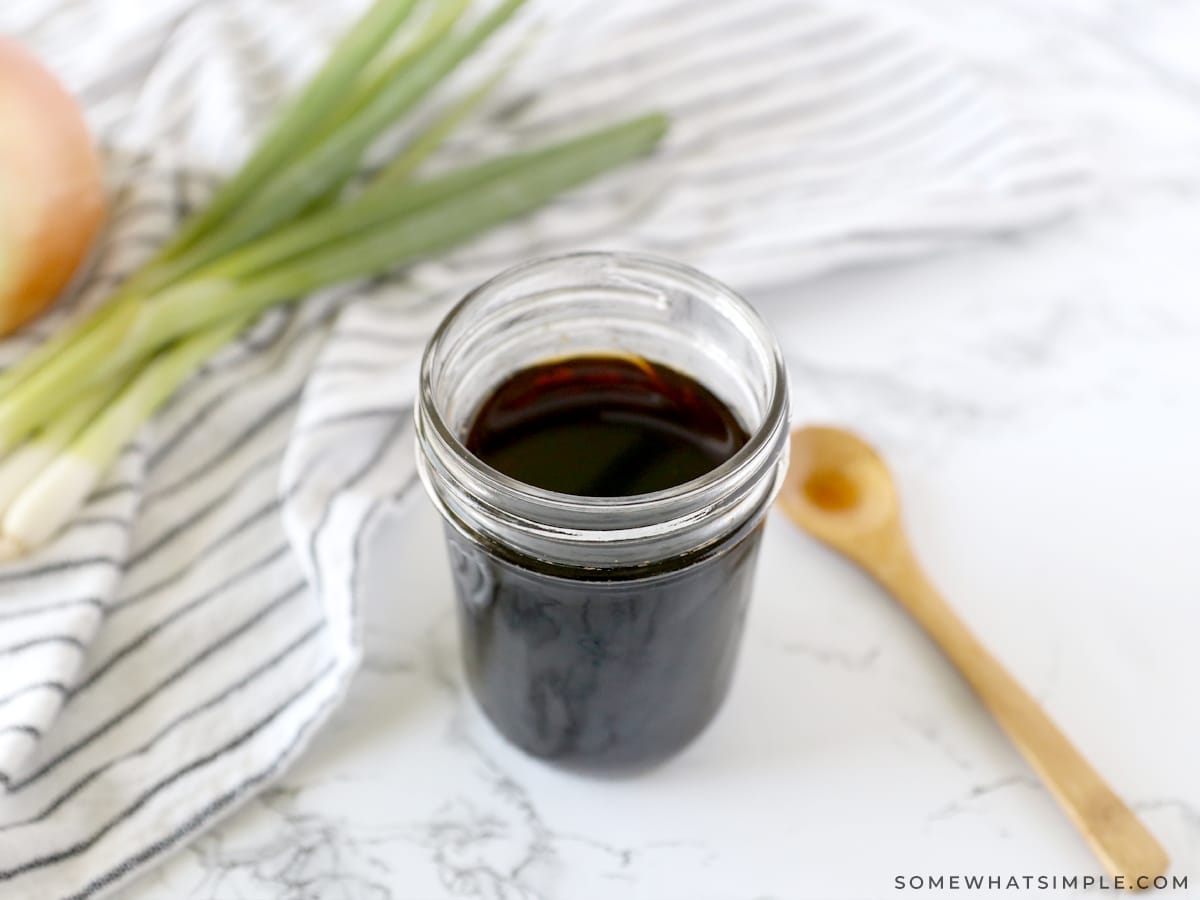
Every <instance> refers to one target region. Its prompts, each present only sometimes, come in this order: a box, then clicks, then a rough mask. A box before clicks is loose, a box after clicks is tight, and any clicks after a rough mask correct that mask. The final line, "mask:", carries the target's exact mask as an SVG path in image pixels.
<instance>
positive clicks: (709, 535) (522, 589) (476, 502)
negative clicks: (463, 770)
mask: <svg viewBox="0 0 1200 900" xmlns="http://www.w3.org/2000/svg"><path fill="white" fill-rule="evenodd" d="M606 353H607V354H611V353H618V354H625V355H634V356H637V357H642V358H645V359H647V360H650V361H653V362H657V363H663V364H666V365H668V366H670V367H672V368H674V369H676V370H678V371H680V372H682V373H684V374H686V375H689V376H691V377H692V378H693V379H695V380H696V381H699V382H700V383H701V384H703V385H704V386H706V387H708V388H709V389H710V390H711V391H712V392H713V393H714V394H716V396H717V397H718V398H719V399H720V400H722V401H723V402H724V403H725V404H726V405H727V406H728V407H729V409H730V410H731V411H732V412H733V413H734V415H735V416H736V417H737V418H738V419H739V421H740V422H741V424H742V425H743V426H744V427H745V429H746V432H747V433H748V434H749V440H748V441H747V443H746V444H745V445H744V446H743V447H742V448H741V449H740V450H739V451H738V452H737V453H736V454H734V455H733V456H732V457H731V458H730V459H728V460H727V461H726V462H725V463H723V464H721V465H720V466H718V467H717V468H715V469H713V470H712V471H710V472H709V473H707V474H706V475H704V476H702V477H699V478H696V479H694V480H692V481H688V482H686V483H684V484H681V485H678V486H676V487H672V488H669V489H667V490H662V491H658V492H655V493H650V494H638V495H634V496H628V497H582V496H574V495H568V494H560V493H555V492H552V491H546V490H542V489H539V488H536V487H532V486H530V485H527V484H523V483H521V482H519V481H516V480H514V479H512V478H509V477H508V476H506V475H504V474H502V473H500V472H498V471H497V470H495V469H493V468H491V467H490V466H488V465H486V464H485V463H483V462H482V461H481V460H479V459H478V458H477V457H476V456H474V455H473V454H472V453H471V452H469V451H468V450H467V448H466V447H465V446H464V444H463V437H464V435H465V433H466V431H467V430H468V429H469V427H470V424H471V422H472V419H473V416H474V415H475V413H476V411H477V410H478V409H479V407H480V405H481V404H482V403H483V402H484V401H485V400H486V399H487V398H488V396H489V395H490V393H491V391H492V390H493V389H494V388H495V387H496V386H497V385H498V384H499V383H500V382H501V381H503V380H504V379H505V378H506V377H508V376H510V375H511V374H513V373H514V372H516V371H518V370H520V369H524V368H526V367H529V366H531V365H535V364H538V363H542V362H545V361H546V360H548V359H552V358H559V357H566V356H582V355H595V354H606ZM416 428H417V444H418V464H419V468H420V473H421V478H422V480H423V481H424V484H425V488H426V490H427V491H428V493H429V495H430V497H431V498H432V499H433V502H434V504H435V505H436V506H437V508H438V510H439V511H440V512H441V515H442V517H443V519H444V521H445V530H446V538H447V542H448V547H449V555H450V560H451V565H452V568H453V576H454V583H455V588H456V592H457V596H458V604H457V605H458V613H459V622H460V626H461V635H462V649H463V660H464V664H465V670H466V674H467V679H468V682H469V684H470V687H471V690H472V692H473V694H474V695H475V697H476V699H477V700H478V702H479V704H480V706H481V707H482V709H483V711H484V713H485V714H486V715H487V717H488V718H489V719H490V720H491V721H492V722H493V723H494V725H495V726H496V728H497V729H499V731H500V732H501V733H502V734H504V735H505V736H506V737H507V738H508V739H509V740H511V741H512V742H513V743H515V744H516V745H517V746H519V747H521V748H522V749H524V750H525V751H527V752H529V753H531V754H533V755H535V756H539V757H544V758H548V759H553V760H556V761H559V762H562V763H566V764H571V765H575V766H582V767H593V768H594V767H603V768H607V767H624V766H640V765H645V764H649V763H653V762H656V761H658V760H660V759H662V758H664V757H666V756H668V755H670V754H671V753H673V752H675V751H677V750H679V749H680V748H682V747H683V746H684V745H686V744H687V743H688V742H689V741H691V739H692V738H694V737H695V736H696V735H697V734H698V733H699V732H700V731H701V730H702V729H703V728H704V727H705V725H707V724H708V722H709V721H710V720H711V719H712V717H713V716H714V715H715V713H716V711H717V709H718V708H719V707H720V705H721V702H722V700H723V699H724V697H725V694H726V692H727V689H728V686H729V682H730V678H731V675H732V672H733V668H734V663H735V660H736V658H737V652H738V646H739V644H740V642H741V632H742V623H743V620H744V618H745V614H746V608H747V602H748V600H749V594H750V588H751V583H752V580H753V573H754V564H755V557H756V553H757V549H758V544H759V538H760V535H761V525H762V521H763V517H764V516H765V515H766V512H767V510H768V508H769V507H770V504H771V502H772V501H773V499H774V497H775V495H776V493H777V491H778V488H779V486H780V483H781V481H782V478H783V474H784V468H785V465H786V460H787V443H788V396H787V377H786V373H785V370H784V365H783V359H782V356H781V354H780V352H779V348H778V346H777V345H776V342H775V340H774V338H773V337H772V335H771V333H770V332H769V331H768V329H767V327H766V325H765V323H764V322H763V321H762V319H761V318H760V317H759V316H758V314H757V313H756V312H755V311H754V310H753V309H752V308H751V307H750V306H749V305H748V304H747V303H746V302H745V301H744V300H743V299H742V298H740V297H739V296H738V295H737V294H735V293H734V292H733V291H731V290H730V289H729V288H727V287H725V286H724V285H722V284H720V283H718V282H717V281H714V280H713V279H711V278H709V277H708V276H706V275H703V274H701V273H700V272H697V271H695V270H694V269H690V268H687V267H685V266H682V265H678V264H676V263H672V262H668V261H666V260H661V259H654V258H649V257H644V256H636V255H629V254H607V253H581V254H574V255H569V256H561V257H556V258H551V259H542V260H537V261H533V262H529V263H525V264H523V265H519V266H517V267H515V268H512V269H510V270H508V271H506V272H504V273H503V274H501V275H498V276H497V277H495V278H493V279H492V280H491V281H489V282H487V283H486V284H484V285H482V286H481V287H479V288H477V289H476V290H474V291H473V292H471V293H470V294H468V295H467V297H466V298H465V299H464V300H462V302H460V303H459V304H458V305H457V306H456V307H455V308H454V309H453V310H452V311H451V312H450V313H449V315H448V316H447V317H446V319H445V320H444V321H443V322H442V324H441V326H440V327H439V328H438V330H437V332H436V333H435V334H434V336H433V339H432V340H431V342H430V344H429V346H428V347H427V348H426V351H425V356H424V359H423V362H422V368H421V384H420V397H419V400H418V404H417V412H416Z"/></svg>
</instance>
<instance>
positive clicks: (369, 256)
mask: <svg viewBox="0 0 1200 900" xmlns="http://www.w3.org/2000/svg"><path fill="white" fill-rule="evenodd" d="M666 128H667V120H666V118H665V117H663V116H660V115H650V116H645V117H643V118H640V119H635V120H633V121H631V122H627V123H625V124H622V125H617V126H614V127H610V128H605V129H602V130H600V131H597V132H594V133H592V134H588V135H585V136H583V137H580V138H575V139H574V140H571V141H566V142H564V143H562V144H559V145H557V146H556V147H553V148H551V149H549V150H547V151H545V152H542V153H534V154H528V155H526V156H525V157H524V158H523V159H522V160H521V161H520V163H519V164H518V165H515V166H513V167H512V168H509V169H507V170H506V171H503V172H501V173H500V174H499V175H497V176H496V177H495V178H492V179H490V180H485V181H482V182H481V183H478V184H475V185H474V186H473V187H472V188H471V189H470V190H468V191H459V192H455V193H451V194H449V195H448V196H446V197H445V198H444V199H442V200H440V201H439V202H437V203H433V204H429V205H426V206H423V207H418V208H417V209H415V210H413V211H411V212H409V213H407V214H405V215H403V216H400V217H399V218H398V219H395V220H385V221H384V222H383V223H382V224H379V225H377V226H375V227H373V228H369V229H367V230H366V231H365V232H364V233H361V234H358V235H352V236H350V237H348V238H345V239H343V240H341V241H336V242H333V243H331V244H329V245H328V246H326V247H323V248H321V249H319V250H315V251H314V252H312V253H308V254H305V255H302V256H298V257H296V258H293V259H291V260H289V261H287V262H286V263H284V264H282V265H280V266H278V267H277V268H275V269H268V270H267V271H266V272H263V273H262V274H260V275H258V276H255V277H252V278H249V279H247V280H244V281H238V280H235V279H225V278H214V279H211V280H209V279H204V278H199V279H197V280H195V281H193V282H189V283H188V284H186V285H184V286H182V287H181V288H179V289H172V290H168V291H167V292H166V293H165V294H163V295H162V296H161V297H159V299H158V300H157V301H156V302H155V303H153V304H147V305H146V306H145V308H144V309H143V313H144V315H143V317H142V319H141V320H140V321H139V322H138V323H137V327H136V329H135V330H134V331H132V332H131V335H132V336H134V337H135V339H136V340H137V341H140V342H144V343H145V344H147V345H154V344H157V343H159V342H163V341H167V340H171V339H173V338H174V337H176V336H178V335H179V334H186V333H187V332H189V331H191V330H193V329H195V328H201V327H206V326H208V325H210V324H212V323H213V322H217V321H220V320H221V319H222V318H223V317H224V316H226V315H230V314H233V313H234V312H246V311H248V310H254V311H256V312H258V311H261V310H263V309H265V308H267V307H268V306H271V305H272V304H275V303H279V302H281V301H283V300H287V299H289V298H292V297H295V296H298V295H301V294H306V293H310V292H312V291H315V290H318V289H320V288H323V287H327V286H329V285H331V284H337V283H338V282H341V281H346V280H347V279H351V278H362V277H367V276H371V275H377V274H380V273H382V272H386V271H387V270H389V269H391V268H394V267H395V266H397V265H402V264H404V263H407V262H412V261H413V260H416V259H420V258H421V257H424V256H428V255H431V254H434V253H438V252H441V251H443V250H448V249H449V248H451V247H453V246H455V245H456V244H459V243H462V242H463V241H465V240H467V239H469V238H472V237H475V236H476V235H478V234H480V233H482V232H484V231H486V230H487V229H489V228H492V227H494V226H495V225H498V224H500V223H501V222H504V221H506V220H508V219H513V218H516V217H517V216H521V215H524V214H525V213H528V212H531V211H532V210H534V209H537V208H538V207H539V206H542V205H543V204H545V203H546V202H547V201H548V200H550V199H552V198H553V197H554V196H556V195H557V194H560V193H562V192H563V191H566V190H568V189H570V188H572V187H576V186H577V185H580V184H582V183H584V182H586V181H588V180H590V179H592V178H594V177H596V176H597V175H599V174H600V173H602V172H605V171H607V170H609V169H612V168H614V167H615V166H617V165H621V164H623V163H627V162H629V161H631V160H634V159H637V158H638V157H640V156H644V155H645V154H647V153H649V152H650V151H651V150H653V149H654V147H655V146H657V144H658V142H659V140H660V139H661V138H662V136H663V134H664V133H665V131H666ZM415 187H420V185H416V186H415ZM136 353H137V350H136V348H123V349H122V355H123V356H124V358H126V359H132V358H134V357H135V354H136Z"/></svg>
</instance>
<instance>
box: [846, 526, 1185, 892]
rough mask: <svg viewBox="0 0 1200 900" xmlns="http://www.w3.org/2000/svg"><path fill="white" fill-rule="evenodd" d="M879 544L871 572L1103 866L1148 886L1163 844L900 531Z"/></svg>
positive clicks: (1160, 863)
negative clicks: (984, 639)
mask: <svg viewBox="0 0 1200 900" xmlns="http://www.w3.org/2000/svg"><path fill="white" fill-rule="evenodd" d="M883 543H884V544H887V545H890V546H888V547H887V550H888V551H890V552H885V553H883V554H874V556H875V560H874V562H875V563H876V564H875V565H872V566H869V567H868V568H869V570H870V571H871V574H872V575H874V577H875V578H876V579H877V580H878V581H879V582H880V583H881V584H883V586H884V587H885V588H887V589H888V590H889V591H890V592H891V593H892V594H893V595H894V596H895V597H896V599H897V600H899V601H900V602H901V603H902V604H903V605H904V606H905V607H906V608H907V609H908V611H909V612H910V613H911V614H912V616H913V617H914V618H916V620H917V621H918V622H919V623H920V624H921V626H922V627H923V628H924V629H925V631H926V632H928V633H929V635H930V636H931V637H932V638H933V639H934V641H935V642H936V643H937V644H938V646H939V647H940V648H941V649H942V651H943V652H944V653H945V654H946V656H947V657H948V658H949V659H950V661H951V662H952V663H953V664H954V665H955V666H956V667H957V668H958V670H959V672H961V673H962V675H963V677H964V678H966V680H967V682H968V683H969V684H970V685H971V687H972V688H974V690H975V692H976V693H977V694H978V695H979V697H980V698H981V699H982V700H983V702H984V704H985V705H986V706H987V708H988V709H989V710H991V713H992V715H993V716H994V717H995V719H996V721H997V722H999V723H1000V726H1001V727H1002V728H1003V729H1004V731H1005V732H1006V733H1007V734H1008V736H1009V738H1010V739H1011V740H1012V742H1013V743H1014V744H1016V746H1017V749H1018V750H1020V751H1021V753H1022V754H1024V756H1025V758H1026V759H1027V760H1028V761H1029V763H1030V765H1031V766H1033V768H1034V769H1035V770H1036V771H1037V773H1038V774H1039V775H1040V776H1041V778H1042V781H1044V782H1045V784H1046V786H1047V787H1048V788H1049V789H1050V791H1051V792H1052V793H1053V795H1054V797H1055V798H1056V799H1057V800H1058V802H1059V804H1060V805H1061V806H1062V807H1063V809H1064V810H1066V812H1067V814H1068V815H1069V816H1070V817H1071V820H1072V821H1073V822H1074V823H1075V826H1076V827H1077V828H1078V829H1079V830H1080V831H1081V832H1082V833H1083V836H1084V838H1086V840H1087V842H1088V843H1089V844H1090V845H1091V847H1092V849H1093V850H1094V851H1095V853H1096V854H1097V856H1099V857H1100V860H1101V861H1102V862H1103V863H1104V865H1105V866H1106V867H1107V868H1108V870H1109V871H1110V872H1111V873H1112V874H1113V875H1122V876H1124V878H1125V881H1126V886H1127V887H1131V888H1137V887H1144V886H1148V885H1147V881H1146V880H1144V879H1143V880H1142V882H1141V883H1140V884H1139V883H1138V878H1139V876H1144V877H1145V879H1150V880H1151V881H1152V880H1153V878H1154V877H1155V876H1157V875H1161V874H1162V873H1163V872H1165V871H1166V868H1167V865H1168V864H1169V860H1168V858H1167V854H1166V851H1165V850H1164V849H1163V847H1162V845H1161V844H1159V843H1158V841H1157V840H1156V839H1155V837H1154V835H1152V834H1151V833H1150V832H1149V831H1148V830H1147V829H1146V827H1145V826H1144V825H1143V824H1142V823H1141V821H1140V820H1139V819H1138V817H1137V816H1136V815H1135V814H1134V813H1133V811H1132V810H1131V809H1130V808H1129V807H1128V806H1126V805H1125V803H1124V802H1123V801H1122V800H1121V798H1120V797H1118V796H1117V795H1116V794H1115V793H1114V792H1113V790H1112V788H1110V787H1109V786H1108V784H1106V783H1105V781H1104V779H1103V778H1101V777H1100V775H1099V774H1098V773H1097V772H1096V770H1095V769H1093V768H1092V767H1091V765H1090V764H1089V763H1088V761H1087V760H1086V759H1084V758H1083V756H1081V755H1080V753H1079V751H1078V750H1076V749H1075V747H1074V746H1073V745H1072V744H1071V742H1070V741H1069V740H1068V739H1067V737H1066V735H1064V734H1063V733H1062V732H1061V731H1059V730H1058V727H1057V726H1056V725H1055V724H1054V722H1052V721H1051V720H1050V717H1049V716H1047V715H1046V713H1045V712H1044V711H1043V710H1042V708H1041V707H1040V706H1039V705H1038V704H1037V701H1035V700H1034V699H1033V698H1032V697H1031V696H1029V694H1028V693H1027V692H1026V691H1025V689H1024V688H1022V687H1021V685H1020V684H1019V683H1017V681H1016V679H1015V678H1013V677H1012V675H1010V674H1009V673H1008V671H1007V670H1006V669H1005V668H1004V667H1003V666H1002V665H1001V664H1000V663H999V662H998V661H997V660H996V658H995V657H994V656H992V655H991V653H989V652H988V651H987V649H986V648H985V647H984V646H983V645H982V644H981V643H980V642H979V640H978V639H977V638H976V637H975V635H973V634H972V633H971V632H970V630H969V629H968V628H967V627H966V625H964V624H963V622H962V620H961V619H959V618H958V616H956V615H955V614H954V612H953V610H951V608H950V606H949V605H948V604H947V603H946V601H945V600H944V599H942V597H941V595H940V594H939V593H938V591H937V589H936V588H934V586H933V585H932V584H931V583H930V581H929V579H928V578H927V577H926V575H925V573H924V571H923V570H922V569H921V566H920V564H919V563H918V562H917V560H916V558H915V557H914V555H913V553H912V551H911V550H910V549H909V547H908V545H907V541H905V540H904V538H903V536H902V535H898V534H894V535H892V536H891V539H890V540H887V541H884V542H883ZM880 549H883V548H880ZM881 562H882V563H884V564H883V565H879V563H881Z"/></svg>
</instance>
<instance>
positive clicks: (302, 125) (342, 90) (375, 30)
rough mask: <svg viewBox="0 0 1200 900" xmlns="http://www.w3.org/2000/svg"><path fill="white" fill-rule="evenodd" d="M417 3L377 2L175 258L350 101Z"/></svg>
mask: <svg viewBox="0 0 1200 900" xmlns="http://www.w3.org/2000/svg"><path fill="white" fill-rule="evenodd" d="M415 2H416V0H376V3H375V4H374V5H373V6H372V7H371V8H370V9H369V10H368V11H367V13H366V15H364V16H363V17H362V18H361V19H360V20H359V21H358V23H357V24H356V25H355V26H354V27H353V28H351V29H350V31H349V32H348V33H347V34H346V36H345V37H344V38H343V39H342V40H341V42H340V43H338V45H337V46H336V47H335V48H334V50H333V52H332V53H331V54H330V56H329V59H328V60H326V62H325V64H324V65H323V66H322V67H321V69H320V71H319V72H317V74H316V76H315V77H314V78H313V79H312V81H310V82H309V84H308V87H307V88H306V89H305V90H304V91H303V92H302V93H301V94H300V96H299V97H297V98H296V99H295V100H294V101H293V102H292V103H291V105H290V106H288V108H287V109H286V110H285V111H284V113H283V114H282V115H280V116H279V118H278V119H277V120H276V121H275V124H274V125H273V126H272V128H271V130H270V131H269V132H268V133H267V134H266V136H265V137H264V138H263V139H262V141H261V142H260V143H259V145H258V148H257V149H256V150H255V151H254V153H253V154H252V155H251V157H250V158H249V159H248V160H247V161H246V162H245V164H244V165H243V166H242V167H241V169H239V170H238V172H237V174H236V175H234V176H233V178H231V179H230V180H229V181H227V182H226V183H225V185H224V186H223V187H222V188H221V189H220V190H219V191H217V194H216V196H215V197H213V199H212V200H211V201H210V202H209V204H208V206H206V207H205V208H204V210H203V211H202V212H201V213H199V214H198V215H196V216H194V217H193V218H192V219H191V220H190V221H189V222H188V223H187V224H186V225H185V226H184V228H183V230H182V231H181V232H180V233H179V236H178V237H177V238H176V239H175V240H174V241H172V243H171V248H170V250H169V251H168V255H169V256H177V255H179V253H180V252H182V251H183V250H186V249H189V248H191V247H194V246H195V245H196V243H197V242H198V241H199V240H200V239H201V238H203V237H205V236H207V235H210V234H211V233H212V231H213V229H214V228H215V227H216V226H217V225H218V224H220V223H221V222H223V221H224V220H225V219H226V218H227V217H228V216H229V215H230V213H232V212H233V211H234V210H235V209H237V208H238V207H239V206H240V205H241V204H242V203H243V201H245V200H246V199H247V197H249V196H251V195H253V194H254V193H255V192H256V191H258V189H259V188H260V186H261V184H262V182H263V179H264V178H265V177H266V176H267V175H269V174H271V173H272V172H274V171H275V170H276V169H277V168H278V167H279V166H280V165H282V164H284V163H286V162H288V161H290V160H291V158H292V155H293V154H294V153H295V151H296V147H297V146H298V145H299V146H303V145H304V142H305V141H306V139H307V138H308V137H309V135H310V134H311V133H312V132H313V131H314V130H316V129H318V128H320V126H321V125H322V124H323V123H325V122H326V121H328V119H329V118H330V116H332V115H334V114H335V113H336V111H337V109H338V107H339V106H340V105H341V104H342V103H343V102H344V100H345V95H346V92H347V91H348V90H350V89H351V88H352V87H353V85H354V82H355V81H356V80H357V79H358V78H359V76H360V74H361V73H362V71H363V69H364V68H365V67H366V66H367V64H368V63H370V62H371V60H373V59H374V58H375V57H376V55H377V54H378V53H379V52H380V51H381V50H382V49H383V48H384V47H385V46H387V43H388V42H389V41H390V40H391V38H392V35H393V34H394V33H395V31H396V29H397V28H399V27H400V24H401V23H402V22H403V21H404V20H405V19H406V18H408V16H409V14H410V13H411V12H412V10H413V6H414V5H415Z"/></svg>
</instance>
